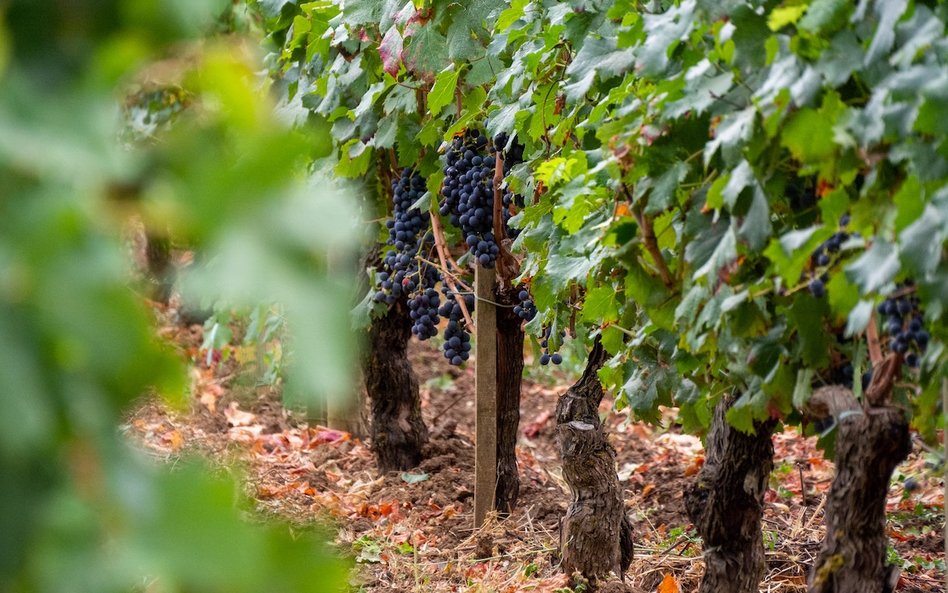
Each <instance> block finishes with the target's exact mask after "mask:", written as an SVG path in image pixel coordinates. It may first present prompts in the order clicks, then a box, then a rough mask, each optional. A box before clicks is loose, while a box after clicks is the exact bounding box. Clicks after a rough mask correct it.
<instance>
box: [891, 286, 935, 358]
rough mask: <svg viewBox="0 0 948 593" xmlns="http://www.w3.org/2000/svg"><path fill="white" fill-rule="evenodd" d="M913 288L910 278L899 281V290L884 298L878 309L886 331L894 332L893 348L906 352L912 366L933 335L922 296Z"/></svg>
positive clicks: (896, 350) (903, 353) (893, 349)
mask: <svg viewBox="0 0 948 593" xmlns="http://www.w3.org/2000/svg"><path fill="white" fill-rule="evenodd" d="M913 288H914V287H913V284H912V282H910V281H909V282H906V283H904V284H900V285H898V287H897V288H896V291H895V293H894V294H893V295H892V296H890V297H888V298H887V299H886V300H884V301H882V303H881V304H880V305H879V308H878V311H879V314H880V315H883V316H884V317H885V324H884V326H883V327H884V329H885V332H886V333H887V334H889V335H890V336H892V339H891V341H890V342H889V349H890V350H891V351H892V352H897V353H899V354H902V355H903V356H904V357H905V364H907V365H908V366H909V367H911V368H917V367H918V365H919V356H920V355H921V354H923V353H924V352H925V349H926V348H927V347H928V340H929V337H930V336H929V334H928V332H927V331H926V330H925V328H924V327H923V314H922V311H921V310H920V309H919V306H918V297H916V296H915V295H914V294H911V291H912V290H913Z"/></svg>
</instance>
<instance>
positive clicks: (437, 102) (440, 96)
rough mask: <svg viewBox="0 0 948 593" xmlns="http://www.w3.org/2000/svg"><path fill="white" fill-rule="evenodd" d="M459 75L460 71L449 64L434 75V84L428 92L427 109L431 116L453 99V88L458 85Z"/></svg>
mask: <svg viewBox="0 0 948 593" xmlns="http://www.w3.org/2000/svg"><path fill="white" fill-rule="evenodd" d="M459 75H460V72H459V71H458V70H457V69H456V68H455V67H454V65H451V66H450V67H448V68H447V69H446V70H443V71H442V72H441V73H440V74H438V76H437V77H435V83H434V86H432V87H431V92H429V93H428V111H430V112H431V115H432V116H437V115H438V114H439V113H441V110H442V109H444V107H445V105H448V104H450V103H451V101H452V100H454V90H455V89H456V88H457V86H458V76H459Z"/></svg>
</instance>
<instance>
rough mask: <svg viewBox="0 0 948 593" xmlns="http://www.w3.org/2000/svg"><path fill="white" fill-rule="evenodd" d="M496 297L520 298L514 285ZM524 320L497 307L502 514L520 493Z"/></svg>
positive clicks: (503, 300) (498, 503)
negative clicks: (519, 442) (518, 437)
mask: <svg viewBox="0 0 948 593" xmlns="http://www.w3.org/2000/svg"><path fill="white" fill-rule="evenodd" d="M516 290H519V289H516ZM495 296H496V302H497V303H500V304H502V305H511V304H513V303H515V302H517V301H518V299H517V292H516V291H515V289H513V288H507V289H503V288H498V289H497V291H496V293H495ZM522 322H523V320H522V319H520V317H518V316H517V315H516V314H515V313H514V312H513V309H512V308H511V307H497V489H496V494H495V498H494V508H495V509H497V510H498V511H499V512H501V513H509V512H511V511H513V509H514V507H515V506H516V505H517V497H518V495H519V494H520V477H519V476H518V474H517V430H518V428H519V427H520V387H521V381H522V379H523V328H522Z"/></svg>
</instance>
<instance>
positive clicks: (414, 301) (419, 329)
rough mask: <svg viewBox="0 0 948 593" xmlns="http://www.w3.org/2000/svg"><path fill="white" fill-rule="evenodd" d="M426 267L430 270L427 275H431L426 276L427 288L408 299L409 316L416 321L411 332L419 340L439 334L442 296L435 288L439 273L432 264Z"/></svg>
mask: <svg viewBox="0 0 948 593" xmlns="http://www.w3.org/2000/svg"><path fill="white" fill-rule="evenodd" d="M424 267H425V270H426V272H428V274H426V276H430V277H426V278H424V285H425V288H424V290H419V291H418V294H416V295H415V296H413V297H412V298H411V299H409V300H408V309H409V316H410V317H411V320H412V321H413V322H414V323H413V324H412V326H411V333H412V334H414V335H415V336H417V337H418V339H419V340H427V339H428V338H433V337H435V336H436V335H438V306H439V305H440V304H441V297H439V296H438V291H437V290H435V288H434V286H435V284H436V283H437V282H438V278H437V274H438V273H437V271H435V269H434V268H432V267H431V266H428V265H425V266H424Z"/></svg>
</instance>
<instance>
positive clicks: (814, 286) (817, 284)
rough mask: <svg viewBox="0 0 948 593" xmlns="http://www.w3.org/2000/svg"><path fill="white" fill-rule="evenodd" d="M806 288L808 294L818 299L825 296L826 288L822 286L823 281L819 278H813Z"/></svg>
mask: <svg viewBox="0 0 948 593" xmlns="http://www.w3.org/2000/svg"><path fill="white" fill-rule="evenodd" d="M808 288H809V289H810V294H812V295H813V296H814V297H816V298H818V299H821V298H823V297H824V296H826V286H825V285H824V284H823V280H821V279H820V278H814V279H813V280H810V284H809V286H808Z"/></svg>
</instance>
